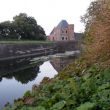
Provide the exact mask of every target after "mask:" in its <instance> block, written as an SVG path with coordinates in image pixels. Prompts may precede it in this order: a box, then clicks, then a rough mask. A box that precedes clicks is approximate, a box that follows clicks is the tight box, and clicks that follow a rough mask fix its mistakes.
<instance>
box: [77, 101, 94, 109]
mask: <svg viewBox="0 0 110 110" xmlns="http://www.w3.org/2000/svg"><path fill="white" fill-rule="evenodd" d="M94 107H95V104H94V103H91V102H86V103H84V104H81V105H80V106H79V107H77V108H76V110H93V108H94Z"/></svg>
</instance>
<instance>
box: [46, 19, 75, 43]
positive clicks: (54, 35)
mask: <svg viewBox="0 0 110 110" xmlns="http://www.w3.org/2000/svg"><path fill="white" fill-rule="evenodd" d="M48 40H50V41H71V40H75V37H74V24H68V23H67V21H66V20H62V21H61V22H60V23H59V24H58V25H57V26H56V27H54V29H53V30H52V32H51V33H50V35H49V36H48Z"/></svg>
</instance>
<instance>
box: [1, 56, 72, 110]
mask: <svg viewBox="0 0 110 110" xmlns="http://www.w3.org/2000/svg"><path fill="white" fill-rule="evenodd" d="M73 59H74V58H70V57H67V58H52V59H50V61H45V62H44V63H42V62H40V63H39V64H38V63H37V64H34V65H33V64H30V61H29V60H27V61H23V60H21V61H17V62H16V61H13V62H5V63H2V64H0V110H1V109H2V108H3V106H4V105H5V104H6V103H7V102H10V103H11V104H12V103H13V101H14V99H17V98H20V97H22V96H23V94H24V93H25V92H26V91H27V90H31V88H32V86H33V85H34V84H37V85H39V84H40V82H41V81H42V80H43V78H44V77H49V78H53V77H54V76H55V75H56V74H57V73H58V71H60V70H61V69H63V68H64V67H65V66H66V65H68V64H69V63H71V62H72V61H73ZM8 88H10V89H8ZM7 91H8V92H7Z"/></svg>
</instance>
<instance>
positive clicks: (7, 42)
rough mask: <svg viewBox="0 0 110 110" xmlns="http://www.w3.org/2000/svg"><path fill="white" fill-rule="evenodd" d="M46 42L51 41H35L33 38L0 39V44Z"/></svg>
mask: <svg viewBox="0 0 110 110" xmlns="http://www.w3.org/2000/svg"><path fill="white" fill-rule="evenodd" d="M39 43H43V44H47V43H53V42H51V41H35V40H3V41H2V40H1V41H0V44H39Z"/></svg>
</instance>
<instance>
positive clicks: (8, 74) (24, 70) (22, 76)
mask: <svg viewBox="0 0 110 110" xmlns="http://www.w3.org/2000/svg"><path fill="white" fill-rule="evenodd" d="M36 65H37V64H34V65H32V64H31V65H30V62H29V61H21V62H19V61H14V62H4V63H2V64H0V82H1V81H2V78H7V79H12V78H13V77H14V78H15V79H16V80H17V81H18V82H21V83H22V84H27V83H28V82H29V81H32V80H34V79H35V78H36V77H37V74H38V72H39V66H36Z"/></svg>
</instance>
